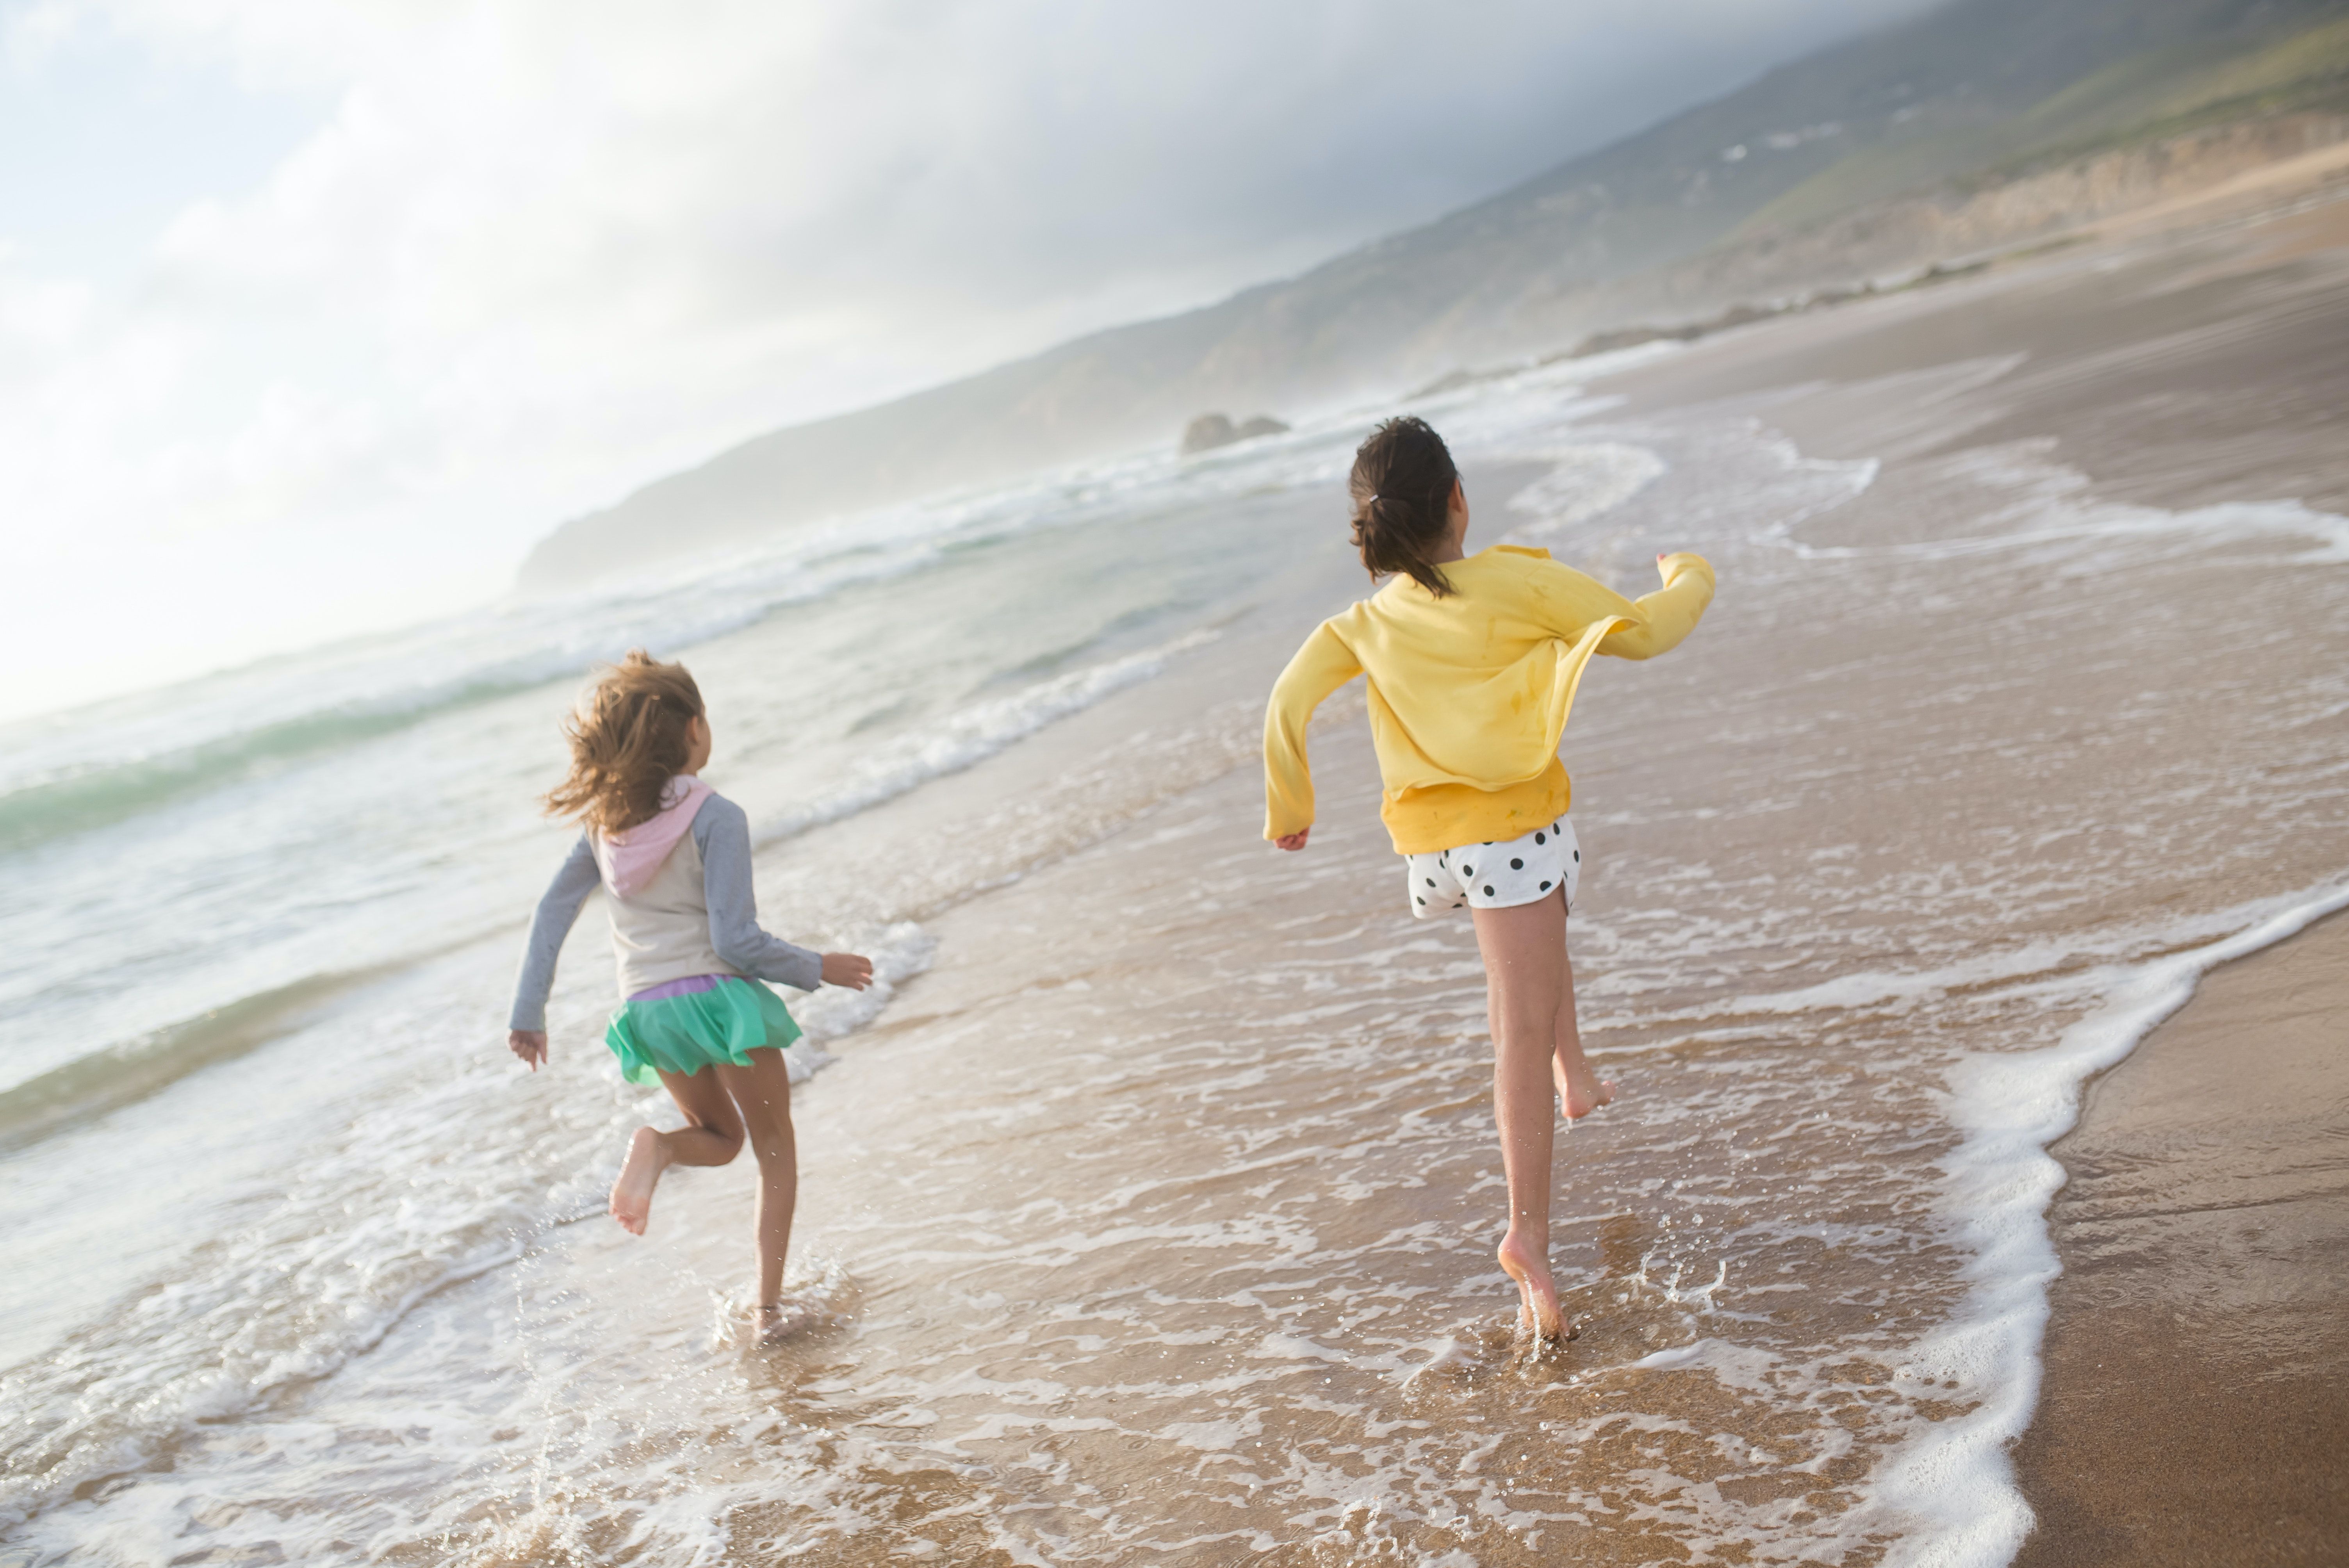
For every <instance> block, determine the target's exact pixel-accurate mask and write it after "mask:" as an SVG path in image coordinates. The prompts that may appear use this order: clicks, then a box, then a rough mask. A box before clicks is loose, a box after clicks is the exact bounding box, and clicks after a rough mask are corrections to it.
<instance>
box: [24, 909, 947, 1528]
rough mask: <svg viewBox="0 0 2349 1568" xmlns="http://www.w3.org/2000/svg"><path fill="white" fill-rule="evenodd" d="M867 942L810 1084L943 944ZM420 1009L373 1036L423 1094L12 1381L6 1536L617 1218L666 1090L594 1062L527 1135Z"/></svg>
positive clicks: (314, 989)
mask: <svg viewBox="0 0 2349 1568" xmlns="http://www.w3.org/2000/svg"><path fill="white" fill-rule="evenodd" d="M861 945H862V946H863V947H864V949H865V950H866V951H867V952H868V953H869V954H871V956H872V957H873V959H874V984H873V985H871V986H870V987H869V988H868V989H866V990H864V991H863V992H854V991H846V990H840V989H836V988H831V987H827V988H826V989H825V990H823V991H822V992H819V993H817V994H815V995H812V996H810V997H807V998H805V999H804V1000H801V1001H794V1002H793V1003H792V1007H793V1010H794V1012H795V1013H796V1014H797V1015H798V1016H799V1018H800V1020H801V1022H802V1026H803V1027H804V1028H805V1030H806V1037H805V1039H804V1040H803V1041H802V1043H801V1044H799V1045H797V1046H794V1047H792V1049H791V1050H790V1051H789V1052H787V1053H786V1057H787V1061H788V1063H789V1066H790V1068H791V1069H792V1081H793V1082H795V1083H797V1082H802V1081H804V1080H805V1079H806V1078H808V1077H809V1076H811V1075H812V1073H813V1072H814V1071H815V1070H816V1069H818V1068H823V1066H825V1065H827V1064H828V1063H830V1062H831V1061H832V1060H833V1057H831V1056H830V1055H829V1054H827V1053H826V1052H825V1051H824V1050H823V1045H824V1044H825V1043H826V1042H830V1041H836V1040H838V1039H839V1038H841V1037H843V1036H845V1035H849V1034H853V1033H854V1032H855V1031H857V1030H859V1029H861V1028H863V1027H864V1026H866V1025H867V1024H868V1023H870V1022H871V1021H872V1019H873V1018H874V1016H876V1015H877V1014H878V1013H879V1012H880V1011H881V1010H882V1008H883V1007H885V1006H886V1005H887V1003H888V1000H889V998H890V997H891V996H892V995H894V994H895V990H896V988H897V987H898V986H900V985H903V984H904V983H905V981H906V980H908V979H910V978H912V977H913V976H914V975H917V974H919V973H921V972H922V971H923V970H924V969H925V968H926V967H927V966H928V965H929V962H930V958H931V955H932V953H933V951H934V948H935V945H936V944H935V942H934V940H933V939H932V938H931V937H930V936H929V935H928V934H926V932H924V931H923V930H922V928H921V927H920V926H918V925H916V924H915V923H911V922H898V923H893V924H891V925H889V926H887V927H886V928H885V929H882V930H880V931H877V932H874V933H873V934H871V935H870V937H869V938H868V939H865V940H864V941H862V942H861ZM372 977H373V976H371V975H321V976H317V977H316V978H314V979H311V980H307V981H304V982H302V983H300V984H298V985H291V986H285V987H281V988H280V989H278V990H276V991H272V992H268V993H265V994H264V995H258V996H254V997H250V998H247V999H246V1000H245V1001H243V1002H241V1003H238V1004H236V1005H234V1006H232V1007H223V1008H221V1009H219V1010H217V1011H216V1012H215V1013H212V1014H207V1015H205V1017H204V1018H203V1019H202V1020H197V1021H194V1022H193V1023H192V1024H191V1025H189V1026H181V1030H180V1031H179V1032H177V1033H174V1032H173V1031H162V1032H160V1033H159V1034H158V1035H157V1036H155V1037H150V1039H149V1040H148V1042H147V1043H146V1044H145V1045H144V1046H142V1047H140V1049H139V1050H137V1051H126V1052H118V1053H100V1054H99V1055H98V1056H96V1057H87V1058H84V1062H83V1063H78V1064H76V1067H77V1068H81V1067H83V1066H85V1065H87V1068H88V1075H89V1076H90V1077H92V1078H96V1077H102V1076H109V1075H119V1074H122V1073H123V1072H125V1070H126V1064H131V1068H130V1070H133V1071H135V1064H137V1063H140V1062H152V1061H155V1060H157V1058H159V1057H162V1056H163V1055H165V1054H166V1053H168V1052H170V1051H172V1050H174V1049H176V1050H178V1051H179V1052H180V1053H181V1062H182V1065H181V1068H180V1073H181V1074H184V1073H186V1072H191V1071H193V1070H194V1069H195V1068H199V1067H202V1066H204V1065H207V1064H208V1063H212V1062H217V1061H220V1060H222V1059H223V1057H224V1056H225V1055H228V1054H233V1051H234V1050H235V1049H237V1048H245V1049H249V1048H251V1047H254V1046H256V1045H259V1044H262V1043H264V1041H265V1040H267V1039H272V1038H277V1037H283V1036H285V1035H286V1034H288V1033H290V1032H293V1031H295V1030H296V1029H299V1028H301V1027H303V1026H305V1023H308V1022H312V1021H315V1020H313V1019H312V1018H310V1017H309V1015H314V1014H316V1012H318V1011H319V1006H320V1004H322V1003H324V1002H326V1000H328V999H329V998H330V997H332V996H333V995H336V993H338V992H340V991H343V990H347V988H348V987H349V986H350V985H353V984H354V983H356V982H357V981H358V980H361V979H367V978H372ZM406 995H407V998H408V1000H407V1001H406V1003H405V1004H401V1003H397V1002H395V1003H394V1006H396V1007H397V1008H398V1012H397V1014H396V1016H388V1017H385V1018H383V1019H380V1020H379V1021H378V1025H377V1026H376V1030H377V1033H378V1035H380V1036H397V1037H400V1038H402V1039H403V1040H405V1041H407V1042H409V1045H408V1047H404V1048H412V1049H415V1050H417V1051H419V1053H421V1055H419V1057H418V1060H419V1061H422V1062H429V1068H427V1069H426V1070H425V1071H424V1072H423V1074H422V1078H421V1084H422V1087H421V1090H420V1092H419V1093H417V1094H415V1095H411V1096H407V1097H402V1098H401V1099H398V1100H395V1101H392V1102H390V1103H380V1104H378V1105H376V1106H374V1107H373V1108H372V1109H365V1110H362V1111H361V1112H360V1113H359V1114H358V1116H357V1118H356V1119H353V1120H351V1121H350V1122H349V1124H348V1125H347V1126H341V1125H339V1124H337V1125H336V1126H333V1127H331V1128H328V1129H326V1130H325V1135H324V1136H323V1137H322V1138H321V1139H320V1140H319V1141H318V1142H316V1144H312V1145H308V1146H305V1147H304V1148H303V1149H301V1150H300V1151H299V1157H300V1159H301V1161H302V1166H301V1179H300V1180H299V1181H292V1182H289V1183H288V1184H286V1186H285V1189H284V1190H283V1191H273V1192H271V1193H270V1194H268V1195H267V1197H266V1198H265V1199H264V1200H262V1201H260V1202H256V1203H255V1204H254V1206H253V1207H252V1208H251V1209H250V1210H249V1211H248V1212H247V1213H246V1215H245V1216H244V1218H243V1222H240V1223H236V1224H233V1225H228V1226H224V1227H223V1228H222V1230H221V1231H220V1232H219V1233H217V1234H215V1235H213V1236H212V1237H210V1238H208V1239H206V1240H204V1241H203V1242H202V1243H200V1244H199V1245H198V1246H197V1247H196V1248H195V1249H194V1251H193V1253H192V1254H191V1256H190V1257H189V1258H188V1259H186V1260H184V1261H182V1262H181V1263H179V1264H175V1265H173V1267H172V1269H171V1273H170V1274H167V1275H165V1276H163V1277H160V1278H157V1279H155V1280H152V1281H150V1282H149V1283H148V1284H145V1285H143V1286H141V1287H140V1288H138V1289H136V1290H134V1291H133V1292H131V1293H130V1294H129V1295H128V1296H126V1297H125V1298H123V1299H121V1300H120V1301H119V1302H117V1303H115V1304H114V1305H113V1306H112V1307H111V1308H110V1309H109V1310H108V1311H106V1312H104V1313H101V1314H99V1315H96V1316H94V1317H93V1318H92V1319H91V1320H90V1321H89V1322H88V1323H87V1324H85V1325H84V1326H81V1327H80V1328H78V1329H77V1330H75V1331H74V1332H73V1333H72V1334H70V1335H69V1336H67V1339H66V1340H65V1341H64V1342H63V1344H61V1345H60V1346H57V1348H56V1349H55V1350H53V1351H52V1352H51V1353H49V1354H47V1355H44V1356H39V1357H34V1358H33V1359H31V1360H28V1361H26V1362H24V1363H23V1364H21V1365H18V1366H16V1367H7V1368H5V1369H0V1532H5V1531H6V1530H9V1529H11V1528H13V1527H15V1526H16V1525H19V1524H22V1523H24V1522H26V1521H27V1520H29V1519H31V1518H33V1517H34V1516H36V1515H38V1514H40V1513H42V1512H43V1511H46V1510H47V1509H50V1508H52V1507H55V1506H56V1505H57V1504H59V1503H61V1502H63V1501H67V1499H69V1498H72V1497H74V1496H75V1495H77V1494H78V1493H81V1492H83V1490H84V1489H86V1488H88V1487H91V1486H93V1485H100V1484H103V1483H104V1482H105V1481H106V1480H107V1478H109V1477H114V1476H120V1475H125V1474H129V1473H132V1472H138V1471H141V1470H149V1471H152V1470H169V1469H171V1454H172V1452H173V1450H174V1446H175V1444H178V1443H181V1442H182V1441H184V1440H185V1439H186V1438H187V1436H188V1434H189V1433H191V1431H193V1430H195V1429H200V1428H202V1427H208V1426H212V1425H215V1424H217V1423H219V1422H222V1421H223V1420H232V1419H234V1418H238V1417H240V1416H243V1415H246V1414H248V1413H250V1412H251V1411H253V1410H254V1409H255V1408H259V1407H261V1406H263V1405H264V1404H265V1403H266V1402H267V1401H268V1400H269V1399H270V1398H273V1397H274V1396H275V1395H277V1394H278V1393H280V1392H281V1391H282V1390H284V1389H285V1388H287V1387H292V1386H295V1385H299V1384H303V1383H310V1382H316V1381H317V1380H319V1379H322V1378H325V1377H330V1376H332V1375H333V1374H334V1373H336V1371H338V1370H339V1369H341V1368H342V1367H345V1366H347V1364H349V1363H350V1362H351V1361H352V1360H353V1359H354V1358H355V1357H362V1356H365V1355H367V1353H368V1352H369V1351H371V1350H373V1349H374V1348H375V1347H376V1346H378V1345H379V1344H381V1343H382V1341H383V1339H384V1337H385V1336H387V1335H388V1334H389V1333H390V1332H391V1331H392V1330H393V1329H394V1328H395V1327H396V1326H398V1324H399V1323H400V1322H401V1321H402V1320H403V1319H404V1318H406V1317H407V1316H408V1315H409V1314H410V1313H412V1312H414V1311H415V1310H416V1309H417V1308H418V1307H419V1305H421V1304H423V1303H424V1302H425V1301H427V1300H429V1298H430V1297H431V1296H432V1295H435V1294H436V1293H438V1292H440V1291H442V1290H445V1289H448V1288H449V1287H450V1286H452V1285H456V1284H462V1283H463V1282H465V1281H468V1280H471V1279H474V1278H477V1277H479V1276H480V1275H482V1274H489V1273H492V1272H493V1271H495V1270H498V1269H501V1268H504V1267H507V1266H509V1265H511V1264H515V1263H517V1262H518V1261H520V1260H522V1259H523V1258H525V1257H527V1256H529V1255H530V1254H531V1253H532V1252H533V1249H535V1248H536V1247H537V1246H539V1245H540V1244H541V1243H542V1241H543V1238H544V1237H545V1236H546V1235H547V1233H549V1232H550V1231H551V1230H552V1229H553V1228H554V1227H556V1226H560V1225H562V1224H564V1223H567V1222H572V1221H574V1220H578V1219H582V1218H585V1217H586V1216H588V1215H591V1214H598V1213H600V1212H602V1210H603V1206H604V1198H603V1194H604V1191H605V1189H606V1188H607V1187H608V1185H609V1183H610V1181H611V1178H612V1175H613V1173H614V1172H613V1168H612V1162H613V1161H616V1151H617V1150H620V1149H622V1148H625V1147H626V1141H627V1136H626V1135H627V1132H628V1130H630V1129H632V1128H634V1127H635V1126H636V1125H637V1124H639V1123H640V1122H641V1121H642V1120H644V1119H645V1111H646V1102H647V1099H657V1098H662V1091H660V1090H659V1089H654V1090H651V1091H650V1092H649V1094H647V1091H645V1090H642V1089H639V1088H636V1086H634V1085H630V1084H627V1083H626V1082H625V1081H624V1080H622V1079H621V1078H619V1076H618V1072H617V1068H616V1065H614V1064H612V1063H610V1062H609V1059H608V1058H606V1057H604V1053H603V1052H602V1051H601V1050H600V1048H599V1049H597V1050H596V1051H595V1053H594V1055H593V1056H592V1057H588V1058H587V1062H588V1064H592V1065H591V1066H590V1070H587V1071H568V1072H564V1073H561V1074H559V1075H557V1074H549V1075H538V1076H533V1077H532V1078H530V1080H529V1081H530V1083H531V1085H532V1088H533V1091H535V1092H537V1093H539V1094H540V1095H541V1096H542V1097H543V1098H542V1099H541V1102H540V1103H541V1106H542V1109H543V1110H544V1111H546V1112H547V1113H548V1114H550V1115H551V1116H552V1118H553V1122H554V1125H555V1126H557V1127H560V1128H562V1129H564V1135H563V1136H556V1137H553V1138H545V1139H522V1140H517V1139H515V1138H514V1137H513V1136H512V1123H511V1121H510V1120H509V1118H510V1116H511V1109H510V1108H511V1104H512V1099H511V1096H512V1089H513V1064H512V1062H511V1061H508V1060H506V1059H504V1053H503V1051H502V1050H498V1049H489V1050H484V1049H481V1048H480V1047H479V1046H478V1044H477V1042H478V1040H479V1037H480V1033H481V1031H480V1030H479V1028H478V1023H479V1019H478V1016H477V1010H476V1004H475V1002H474V1000H473V999H472V998H470V997H465V996H452V995H445V994H443V993H442V992H441V991H440V988H439V986H438V985H437V984H436V983H435V982H434V981H432V980H431V979H429V978H428V979H426V980H425V981H424V982H423V984H422V985H410V987H409V991H408V992H407V994H406ZM596 1011H600V1008H593V1009H589V1010H586V1011H585V1012H579V1013H574V1014H573V1015H571V1016H565V1017H559V1018H558V1026H559V1028H560V1030H561V1032H562V1033H563V1034H564V1036H565V1037H572V1036H575V1035H579V1034H583V1033H585V1032H587V1030H588V1028H589V1026H590V1024H591V1020H592V1016H593V1014H594V1013H595V1012H596ZM205 1027H209V1028H210V1030H211V1032H210V1033H209V1034H207V1033H205V1032H204V1029H205ZM167 1036H168V1037H169V1038H166V1037H167ZM565 1065H566V1066H570V1065H572V1064H571V1063H570V1062H569V1061H568V1060H566V1062H565ZM65 1070H68V1069H60V1071H61V1072H62V1071H65ZM50 1076H51V1077H56V1076H57V1075H50ZM35 1081H36V1083H39V1082H43V1081H46V1080H35ZM20 1087H21V1088H31V1087H32V1086H30V1085H27V1086H20ZM145 1087H146V1088H150V1089H151V1088H154V1087H159V1084H158V1082H156V1081H150V1082H148V1083H147V1084H146V1086H145ZM14 1092H15V1091H11V1093H12V1094H13V1093H14ZM129 1092H131V1091H130V1090H129V1088H127V1087H126V1090H125V1094H124V1095H122V1096H117V1097H115V1098H113V1099H110V1100H109V1102H108V1103H109V1104H119V1103H121V1101H122V1099H124V1098H127V1096H128V1094H129ZM80 1103H81V1104H82V1105H83V1106H84V1107H85V1108H87V1107H88V1105H89V1104H90V1103H91V1100H90V1099H89V1097H88V1096H84V1097H83V1099H82V1100H81V1102H80ZM583 1155H584V1156H585V1157H586V1158H585V1159H584V1160H583V1158H582V1157H583ZM5 1561H7V1558H6V1555H5V1552H0V1562H5Z"/></svg>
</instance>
